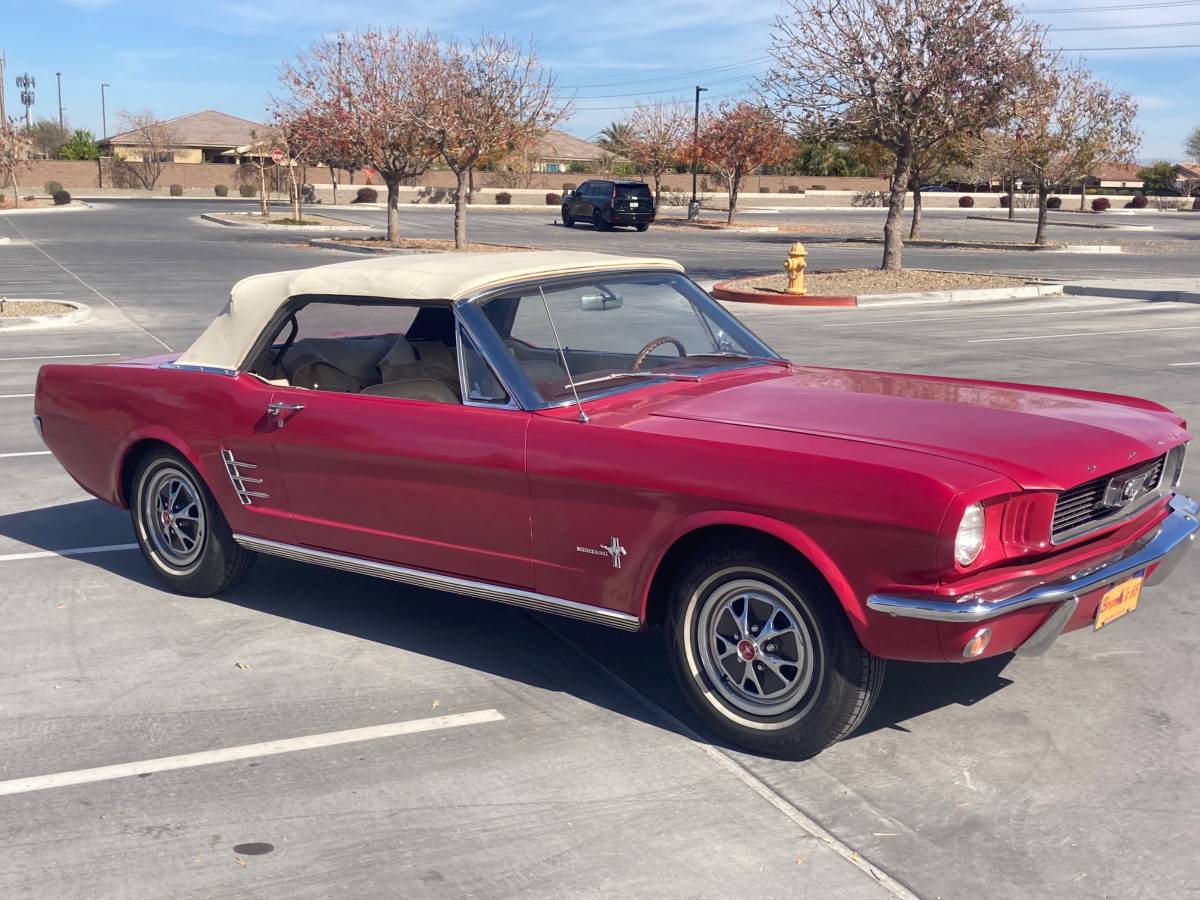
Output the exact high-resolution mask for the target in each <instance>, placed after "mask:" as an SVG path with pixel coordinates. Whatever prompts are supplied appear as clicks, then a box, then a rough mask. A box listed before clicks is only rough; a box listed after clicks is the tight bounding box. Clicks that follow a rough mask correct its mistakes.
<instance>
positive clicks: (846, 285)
mask: <svg viewBox="0 0 1200 900" xmlns="http://www.w3.org/2000/svg"><path fill="white" fill-rule="evenodd" d="M1028 283H1029V279H1025V278H1010V277H1008V276H1005V275H977V274H974V273H967V272H932V271H929V270H927V269H904V270H902V271H900V272H885V271H883V270H881V269H842V270H839V271H833V272H809V273H806V274H805V276H804V289H805V291H806V292H807V293H809V294H825V295H830V296H844V295H858V294H907V293H913V292H916V291H950V290H958V289H961V288H993V287H1012V286H1014V285H1020V284H1028ZM728 286H729V288H730V289H732V290H742V291H744V290H751V291H768V292H770V291H777V292H780V293H782V292H783V290H784V288H785V287H787V276H786V275H783V274H779V275H760V276H758V277H756V278H742V279H738V280H737V281H731V282H730V283H729V285H728Z"/></svg>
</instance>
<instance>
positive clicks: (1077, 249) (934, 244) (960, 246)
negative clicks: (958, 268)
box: [829, 238, 1125, 254]
mask: <svg viewBox="0 0 1200 900" xmlns="http://www.w3.org/2000/svg"><path fill="white" fill-rule="evenodd" d="M838 242H840V243H843V244H869V245H871V246H882V245H883V241H882V240H881V239H880V238H834V239H831V240H830V241H829V243H838ZM904 246H905V247H912V248H913V249H916V250H1007V251H1016V252H1022V253H1098V254H1108V253H1124V252H1125V251H1124V249H1123V248H1122V247H1121V245H1120V244H1064V245H1063V246H1061V247H1056V246H1049V245H1047V246H1045V247H1039V246H1038V245H1036V244H1010V243H1005V242H1003V241H953V242H950V241H930V240H915V241H909V240H906V241H905V242H904Z"/></svg>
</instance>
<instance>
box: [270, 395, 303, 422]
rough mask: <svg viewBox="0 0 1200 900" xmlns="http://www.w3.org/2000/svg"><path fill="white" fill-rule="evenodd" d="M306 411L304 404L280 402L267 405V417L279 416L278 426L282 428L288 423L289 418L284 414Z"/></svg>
mask: <svg viewBox="0 0 1200 900" xmlns="http://www.w3.org/2000/svg"><path fill="white" fill-rule="evenodd" d="M302 409H304V404H303V403H282V402H280V401H278V400H275V401H272V402H271V403H268V404H267V415H269V416H278V417H279V418H278V419H277V420H276V424H277V426H278V427H279V428H282V427H283V426H284V425H285V424H286V423H287V416H285V415H284V413H297V412H300V410H302Z"/></svg>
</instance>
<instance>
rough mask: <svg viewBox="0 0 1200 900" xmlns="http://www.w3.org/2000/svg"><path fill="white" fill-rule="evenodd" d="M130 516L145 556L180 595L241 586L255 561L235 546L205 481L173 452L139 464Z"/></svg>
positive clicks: (201, 594)
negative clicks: (236, 585)
mask: <svg viewBox="0 0 1200 900" xmlns="http://www.w3.org/2000/svg"><path fill="white" fill-rule="evenodd" d="M129 511H130V514H131V515H132V517H133V530H134V533H135V534H136V535H137V542H138V546H139V547H141V550H142V556H144V557H145V558H146V562H148V563H149V564H150V568H152V569H153V570H154V572H155V574H156V575H158V577H159V578H161V579H162V580H163V581H164V582H166V583H167V585H168V586H170V588H171V589H172V590H173V591H175V592H176V593H180V594H186V595H188V596H190V597H211V596H212V595H214V594H219V593H220V592H221V591H224V590H227V589H229V588H231V587H233V586H234V585H235V584H237V583H238V582H239V581H241V580H242V578H244V577H245V575H246V573H247V572H248V571H249V570H250V566H251V564H252V563H253V562H254V559H255V556H256V554H254V553H253V552H251V551H249V550H245V549H243V548H242V547H241V546H239V545H238V544H237V542H236V541H234V539H233V533H232V532H231V531H230V529H229V523H228V522H226V521H225V516H224V515H222V513H221V509H220V507H218V506H217V503H216V501H215V500H214V499H213V496H212V494H211V493H210V492H209V490H208V487H207V486H206V485H205V484H204V480H203V479H202V478H201V477H200V476H199V474H198V473H197V472H196V470H195V469H194V468H192V466H191V465H190V464H189V463H188V462H187V461H186V460H184V459H183V458H182V457H181V456H179V455H178V454H176V453H174V452H172V451H170V450H156V451H154V452H153V453H150V454H148V455H147V456H145V457H144V458H143V459H141V460H140V461H139V462H138V465H137V468H136V470H135V471H134V474H133V490H132V491H131V497H130V504H129Z"/></svg>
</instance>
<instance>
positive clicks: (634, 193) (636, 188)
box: [617, 184, 650, 200]
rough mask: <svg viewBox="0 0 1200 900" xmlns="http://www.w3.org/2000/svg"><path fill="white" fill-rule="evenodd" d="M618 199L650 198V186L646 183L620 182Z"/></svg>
mask: <svg viewBox="0 0 1200 900" xmlns="http://www.w3.org/2000/svg"><path fill="white" fill-rule="evenodd" d="M617 199H618V200H649V199H650V188H648V187H646V185H644V184H618V185H617Z"/></svg>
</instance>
